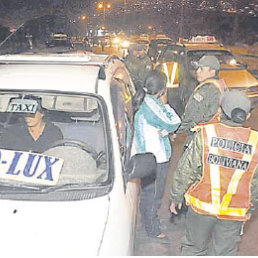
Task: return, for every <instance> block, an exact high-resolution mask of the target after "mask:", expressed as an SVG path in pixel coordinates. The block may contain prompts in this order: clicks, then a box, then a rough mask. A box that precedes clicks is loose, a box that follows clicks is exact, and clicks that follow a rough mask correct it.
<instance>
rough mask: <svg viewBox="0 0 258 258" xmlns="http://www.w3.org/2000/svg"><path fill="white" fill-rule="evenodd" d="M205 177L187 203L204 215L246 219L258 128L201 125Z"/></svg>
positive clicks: (189, 193) (257, 152)
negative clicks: (256, 129)
mask: <svg viewBox="0 0 258 258" xmlns="http://www.w3.org/2000/svg"><path fill="white" fill-rule="evenodd" d="M201 134H202V142H203V149H202V164H203V169H202V178H201V180H200V182H199V183H197V184H193V185H191V187H190V188H189V189H188V191H187V192H186V194H185V200H186V203H187V205H190V206H191V207H192V209H193V210H194V211H196V212H197V213H200V214H203V215H211V216H215V217H217V218H219V219H225V220H238V221H246V220H248V219H249V217H250V216H249V214H247V211H248V209H249V208H250V207H251V206H252V204H251V196H250V190H251V181H252V178H253V174H254V171H255V169H256V166H257V162H258V132H257V131H254V130H251V129H250V128H243V127H230V126H226V125H224V124H221V123H217V124H208V125H204V126H201Z"/></svg>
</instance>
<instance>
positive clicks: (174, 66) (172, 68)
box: [162, 61, 179, 88]
mask: <svg viewBox="0 0 258 258" xmlns="http://www.w3.org/2000/svg"><path fill="white" fill-rule="evenodd" d="M178 67H179V65H178V63H177V62H173V61H171V62H167V63H163V64H162V71H163V72H164V73H165V75H166V76H167V88H177V87H179V83H178Z"/></svg>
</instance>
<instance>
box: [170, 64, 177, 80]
mask: <svg viewBox="0 0 258 258" xmlns="http://www.w3.org/2000/svg"><path fill="white" fill-rule="evenodd" d="M177 65H178V64H177V63H174V64H173V70H172V74H171V83H172V84H173V85H175V84H174V82H175V78H176V71H177Z"/></svg>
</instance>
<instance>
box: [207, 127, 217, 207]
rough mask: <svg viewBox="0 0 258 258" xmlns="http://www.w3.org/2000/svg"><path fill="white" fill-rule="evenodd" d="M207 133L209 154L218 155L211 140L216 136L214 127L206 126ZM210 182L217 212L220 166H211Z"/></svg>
mask: <svg viewBox="0 0 258 258" xmlns="http://www.w3.org/2000/svg"><path fill="white" fill-rule="evenodd" d="M206 133H207V137H208V146H209V152H211V153H213V154H218V148H215V147H211V140H212V137H213V136H216V132H215V127H214V125H212V124H211V125H207V126H206ZM210 171H212V172H210V180H211V200H212V205H213V206H214V208H215V209H216V210H218V211H219V209H220V171H219V166H217V165H213V164H210Z"/></svg>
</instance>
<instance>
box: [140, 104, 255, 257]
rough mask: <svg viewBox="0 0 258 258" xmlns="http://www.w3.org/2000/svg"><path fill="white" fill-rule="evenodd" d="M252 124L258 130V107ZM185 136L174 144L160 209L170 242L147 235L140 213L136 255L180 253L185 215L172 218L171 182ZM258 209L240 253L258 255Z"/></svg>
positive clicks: (246, 231)
mask: <svg viewBox="0 0 258 258" xmlns="http://www.w3.org/2000/svg"><path fill="white" fill-rule="evenodd" d="M248 124H249V125H250V126H252V127H253V128H255V129H256V130H258V107H256V109H255V110H254V112H253V116H252V119H251V120H250V121H249V122H248ZM184 139H185V138H184V136H180V137H178V138H176V141H175V144H174V146H173V147H174V154H173V157H172V160H171V169H170V171H169V174H168V177H167V184H166V190H165V196H164V198H163V203H162V207H161V209H160V218H161V222H162V224H163V225H165V226H166V228H167V229H166V232H167V233H168V236H169V238H170V240H171V241H170V244H160V243H157V242H155V240H153V239H152V238H149V237H147V236H146V234H145V232H144V230H143V228H142V227H141V224H140V214H138V218H137V231H136V244H135V255H138V256H141V255H144V256H169V255H170V256H171V255H172V256H177V255H180V244H181V237H182V234H183V230H184V222H185V217H184V215H181V217H176V218H174V219H172V220H171V218H170V213H169V211H168V207H169V188H170V184H171V175H172V173H173V169H174V167H175V165H176V163H177V161H178V158H179V156H180V154H181V151H182V144H183V142H184ZM257 229H258V210H256V211H255V212H254V213H253V215H252V218H251V220H250V221H249V222H247V223H246V225H245V227H244V235H243V236H242V241H241V243H240V244H239V252H238V255H243V256H253V255H258V238H257Z"/></svg>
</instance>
